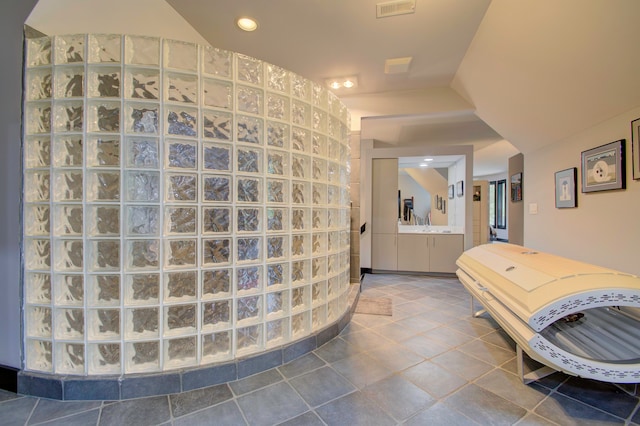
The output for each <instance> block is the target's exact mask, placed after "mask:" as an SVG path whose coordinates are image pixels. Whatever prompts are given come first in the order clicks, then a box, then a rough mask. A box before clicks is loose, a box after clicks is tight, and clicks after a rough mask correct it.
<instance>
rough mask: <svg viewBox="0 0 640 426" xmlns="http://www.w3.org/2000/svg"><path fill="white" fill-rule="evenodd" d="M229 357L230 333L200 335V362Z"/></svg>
mask: <svg viewBox="0 0 640 426" xmlns="http://www.w3.org/2000/svg"><path fill="white" fill-rule="evenodd" d="M230 355H231V332H230V331H223V332H220V333H213V334H204V335H202V362H205V361H206V362H210V361H214V360H217V359H224V358H227V357H229V356H230Z"/></svg>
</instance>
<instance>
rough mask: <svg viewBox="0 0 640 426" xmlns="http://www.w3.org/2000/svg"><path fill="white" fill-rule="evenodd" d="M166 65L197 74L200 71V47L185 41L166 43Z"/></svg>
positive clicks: (166, 41) (169, 41)
mask: <svg viewBox="0 0 640 426" xmlns="http://www.w3.org/2000/svg"><path fill="white" fill-rule="evenodd" d="M164 65H165V66H166V67H169V68H178V69H182V70H186V71H193V72H196V71H197V70H198V46H197V45H196V44H194V43H185V42H183V41H176V40H165V41H164Z"/></svg>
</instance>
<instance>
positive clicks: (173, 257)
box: [165, 240, 197, 267]
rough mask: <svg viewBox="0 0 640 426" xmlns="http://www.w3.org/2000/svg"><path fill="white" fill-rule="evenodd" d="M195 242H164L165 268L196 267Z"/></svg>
mask: <svg viewBox="0 0 640 426" xmlns="http://www.w3.org/2000/svg"><path fill="white" fill-rule="evenodd" d="M196 247H197V242H196V240H168V241H165V256H166V260H165V267H170V266H196V258H197V255H196V250H197V248H196Z"/></svg>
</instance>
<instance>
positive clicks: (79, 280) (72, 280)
mask: <svg viewBox="0 0 640 426" xmlns="http://www.w3.org/2000/svg"><path fill="white" fill-rule="evenodd" d="M54 294H55V303H56V305H63V306H82V305H83V303H84V276H83V275H79V274H76V275H72V274H59V275H56V277H55V290H54Z"/></svg>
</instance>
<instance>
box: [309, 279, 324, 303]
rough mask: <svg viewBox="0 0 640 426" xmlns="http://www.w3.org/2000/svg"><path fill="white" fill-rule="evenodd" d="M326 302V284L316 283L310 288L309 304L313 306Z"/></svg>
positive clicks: (322, 282)
mask: <svg viewBox="0 0 640 426" xmlns="http://www.w3.org/2000/svg"><path fill="white" fill-rule="evenodd" d="M326 300H327V282H326V281H318V282H316V283H313V285H312V286H311V302H312V303H313V304H314V305H315V304H317V303H323V302H325V301H326Z"/></svg>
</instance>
